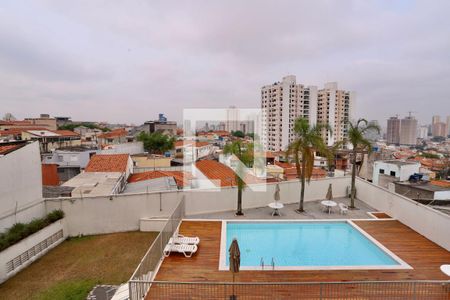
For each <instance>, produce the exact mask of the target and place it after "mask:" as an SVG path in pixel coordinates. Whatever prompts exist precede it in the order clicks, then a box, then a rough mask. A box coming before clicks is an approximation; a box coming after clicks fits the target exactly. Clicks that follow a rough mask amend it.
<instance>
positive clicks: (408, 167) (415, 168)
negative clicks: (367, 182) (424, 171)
mask: <svg viewBox="0 0 450 300" xmlns="http://www.w3.org/2000/svg"><path fill="white" fill-rule="evenodd" d="M380 169H383V170H384V175H387V176H391V175H390V173H391V171H392V172H395V176H392V177H395V178H396V179H395V180H396V181H405V180H408V179H409V176H411V175H413V174H414V173H419V169H420V163H414V164H413V163H411V164H404V165H398V164H395V163H389V162H385V161H375V163H374V166H373V175H372V177H373V178H372V181H373V183H374V184H377V185H380V184H379V175H380Z"/></svg>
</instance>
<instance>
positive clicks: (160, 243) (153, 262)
mask: <svg viewBox="0 0 450 300" xmlns="http://www.w3.org/2000/svg"><path fill="white" fill-rule="evenodd" d="M184 215H185V204H184V197H183V198H182V199H181V201H180V202H179V203H178V205H177V206H176V207H175V209H174V210H173V212H172V214H171V215H170V216H169V218H168V219H167V222H166V223H165V225H164V227H163V229H162V230H161V231H160V232H159V234H158V236H157V237H156V238H155V240H154V241H153V243H152V245H151V246H150V248H149V249H148V250H147V252H146V253H145V255H144V257H143V258H142V260H141V262H140V263H139V265H138V267H137V268H136V270H135V271H134V273H133V275H132V276H131V279H130V281H129V284H128V288H129V293H130V300H137V299H142V298H144V297H145V295H146V294H147V291H148V289H149V287H150V281H151V280H153V277H154V274H155V273H156V271H157V268H158V267H159V265H160V263H161V261H162V259H163V251H164V247H165V246H166V245H167V243H168V242H169V239H170V238H171V237H172V236H173V234H174V233H175V231H176V230H177V229H178V226H179V225H180V223H181V220H182V219H183V218H184Z"/></svg>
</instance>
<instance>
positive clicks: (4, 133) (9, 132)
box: [0, 127, 48, 136]
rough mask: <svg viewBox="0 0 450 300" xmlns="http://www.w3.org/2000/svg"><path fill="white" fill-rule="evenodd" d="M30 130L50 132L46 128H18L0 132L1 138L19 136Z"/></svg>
mask: <svg viewBox="0 0 450 300" xmlns="http://www.w3.org/2000/svg"><path fill="white" fill-rule="evenodd" d="M28 130H48V129H47V128H45V127H17V128H10V129H6V130H0V136H7V135H19V134H22V132H24V131H28Z"/></svg>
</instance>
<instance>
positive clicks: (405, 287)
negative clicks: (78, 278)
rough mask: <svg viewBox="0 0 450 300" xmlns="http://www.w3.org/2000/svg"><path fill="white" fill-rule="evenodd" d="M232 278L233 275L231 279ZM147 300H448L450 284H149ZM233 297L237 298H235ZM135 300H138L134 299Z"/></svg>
mask: <svg viewBox="0 0 450 300" xmlns="http://www.w3.org/2000/svg"><path fill="white" fill-rule="evenodd" d="M230 276H231V275H230ZM147 287H150V289H149V290H148V293H147V295H146V297H145V299H157V300H162V299H239V300H244V299H245V300H249V299H255V300H256V299H258V300H265V299H317V300H319V299H320V300H328V299H330V300H331V299H365V300H385V299H396V300H400V299H401V300H406V299H414V300H444V299H445V300H448V299H450V298H449V297H450V281H355V282H304V283H303V282H302V283H300V282H295V283H293V282H283V283H234V284H233V283H228V282H227V283H225V282H222V283H218V282H166V281H153V282H147ZM232 295H235V296H236V297H234V298H232ZM132 299H133V300H134V299H135V298H132Z"/></svg>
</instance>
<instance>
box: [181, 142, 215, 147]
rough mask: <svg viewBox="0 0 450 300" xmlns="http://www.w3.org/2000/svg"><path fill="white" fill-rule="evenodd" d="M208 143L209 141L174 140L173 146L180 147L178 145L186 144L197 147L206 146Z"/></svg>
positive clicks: (185, 145)
mask: <svg viewBox="0 0 450 300" xmlns="http://www.w3.org/2000/svg"><path fill="white" fill-rule="evenodd" d="M208 145H209V143H208V142H196V141H176V142H175V148H180V147H183V146H184V147H187V146H189V147H192V146H194V147H196V148H199V147H205V146H208Z"/></svg>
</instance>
